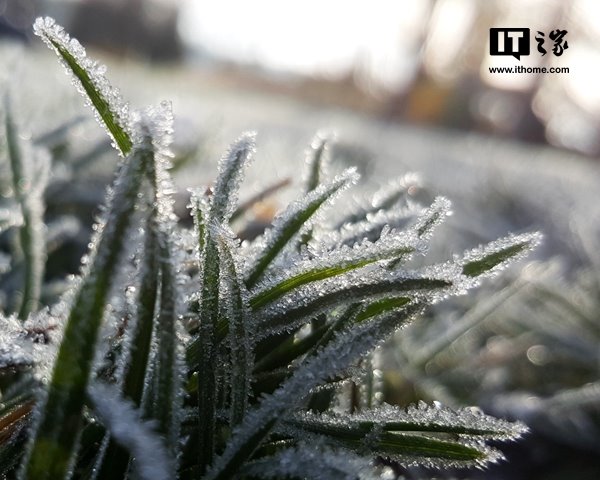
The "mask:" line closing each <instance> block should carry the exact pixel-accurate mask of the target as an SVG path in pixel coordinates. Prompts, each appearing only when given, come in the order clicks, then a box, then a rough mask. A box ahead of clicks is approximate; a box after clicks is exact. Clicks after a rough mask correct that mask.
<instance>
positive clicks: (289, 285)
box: [250, 234, 418, 309]
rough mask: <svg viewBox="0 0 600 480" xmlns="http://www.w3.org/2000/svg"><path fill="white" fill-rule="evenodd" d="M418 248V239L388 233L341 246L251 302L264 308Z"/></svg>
mask: <svg viewBox="0 0 600 480" xmlns="http://www.w3.org/2000/svg"><path fill="white" fill-rule="evenodd" d="M417 249H418V241H417V239H416V238H410V237H408V238H406V237H404V236H401V235H394V234H387V235H384V237H382V238H381V239H380V240H379V241H377V242H374V243H371V242H369V241H364V242H363V243H362V244H361V245H357V246H355V247H354V248H348V247H344V246H343V247H341V248H338V249H336V250H334V251H331V252H328V253H327V258H326V259H325V260H323V259H322V258H319V259H318V260H316V261H312V260H311V261H308V262H305V264H303V265H299V266H298V267H296V268H294V270H293V271H292V272H289V273H286V274H285V277H284V278H283V279H282V280H280V281H275V282H273V281H272V282H270V283H271V284H272V286H267V287H263V288H262V289H261V290H260V291H259V292H257V293H255V294H254V295H253V296H252V299H251V300H250V305H251V306H252V308H254V309H258V308H261V307H264V306H265V305H266V304H268V303H271V302H273V301H275V300H277V299H278V298H280V297H282V296H283V295H285V294H286V293H288V292H290V291H292V290H295V289H297V288H299V287H302V286H305V285H307V284H308V283H312V282H317V281H320V280H326V279H328V278H332V277H335V276H338V275H342V274H344V273H347V272H350V271H352V270H356V269H359V268H363V267H366V266H368V265H372V264H373V263H376V262H380V261H383V260H396V259H399V258H405V257H406V256H407V255H409V254H411V253H413V252H415V251H416V250H417Z"/></svg>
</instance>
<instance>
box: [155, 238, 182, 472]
mask: <svg viewBox="0 0 600 480" xmlns="http://www.w3.org/2000/svg"><path fill="white" fill-rule="evenodd" d="M161 237H162V238H159V252H160V253H159V259H160V260H159V265H160V280H161V289H160V310H159V312H158V318H157V321H156V335H155V336H156V342H157V345H156V347H157V351H156V356H155V362H156V364H155V368H154V375H155V376H156V389H155V398H154V406H153V415H152V416H153V418H155V419H156V420H157V421H158V426H157V430H158V432H160V433H161V434H162V435H163V436H164V437H165V438H166V440H167V446H168V449H169V451H170V452H171V454H173V455H176V453H177V449H178V443H179V439H178V437H179V421H180V418H179V413H180V412H179V407H180V406H179V401H180V400H181V399H182V397H181V392H180V388H181V385H182V379H181V378H180V377H181V371H180V365H179V364H180V359H179V358H178V352H177V341H178V340H177V309H178V307H177V291H176V289H177V284H176V276H175V272H174V270H173V264H172V262H173V259H172V254H171V248H170V246H169V239H168V237H166V235H164V234H163V235H161ZM173 474H174V472H172V475H173Z"/></svg>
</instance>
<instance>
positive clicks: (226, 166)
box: [210, 132, 256, 224]
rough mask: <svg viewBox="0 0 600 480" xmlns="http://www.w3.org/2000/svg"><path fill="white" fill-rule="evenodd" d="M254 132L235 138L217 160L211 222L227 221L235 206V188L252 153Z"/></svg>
mask: <svg viewBox="0 0 600 480" xmlns="http://www.w3.org/2000/svg"><path fill="white" fill-rule="evenodd" d="M255 137H256V134H255V133H254V132H250V133H246V134H244V135H242V136H241V137H240V138H239V139H238V140H236V141H235V142H234V143H233V145H232V146H231V147H230V148H229V150H228V151H227V152H226V153H225V155H223V157H222V158H221V161H220V162H219V173H218V176H217V183H216V185H215V189H214V192H213V195H212V202H211V210H210V218H211V222H212V221H214V222H218V223H223V224H224V223H227V222H229V220H230V219H231V216H232V215H233V212H234V211H235V209H236V207H237V190H238V188H239V184H240V182H241V180H242V175H243V169H244V167H245V166H246V165H247V164H248V163H249V161H250V160H251V158H252V155H253V154H254V144H255Z"/></svg>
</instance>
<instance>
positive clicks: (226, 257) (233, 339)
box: [216, 231, 252, 426]
mask: <svg viewBox="0 0 600 480" xmlns="http://www.w3.org/2000/svg"><path fill="white" fill-rule="evenodd" d="M216 238H217V242H218V246H219V254H220V256H221V259H222V263H223V281H224V284H225V287H226V288H225V292H226V294H225V295H226V298H227V300H228V301H227V305H226V312H227V318H228V323H229V335H228V339H229V348H230V350H231V379H230V388H231V407H230V409H231V415H230V418H231V425H232V426H233V425H237V424H238V423H240V422H241V421H242V419H243V418H244V415H245V414H246V409H247V406H248V397H249V392H250V376H251V372H252V348H251V344H250V332H249V325H248V324H249V317H250V307H249V305H248V292H247V291H246V288H245V286H244V284H243V281H242V279H241V277H240V276H239V274H238V271H239V269H238V267H237V265H236V262H235V259H234V257H233V253H232V250H233V247H234V246H235V243H234V242H235V240H234V238H233V234H232V233H230V232H226V231H221V232H218V233H217V235H216Z"/></svg>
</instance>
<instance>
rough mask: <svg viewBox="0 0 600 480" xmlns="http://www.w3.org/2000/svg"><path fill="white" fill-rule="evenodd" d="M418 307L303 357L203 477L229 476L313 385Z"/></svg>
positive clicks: (364, 326)
mask: <svg viewBox="0 0 600 480" xmlns="http://www.w3.org/2000/svg"><path fill="white" fill-rule="evenodd" d="M421 309H422V306H421V305H420V304H418V303H417V304H414V305H408V306H407V307H406V308H405V309H403V310H400V311H399V312H394V313H392V314H385V315H381V316H380V317H378V318H376V319H374V320H373V321H371V322H365V323H362V324H360V325H358V326H356V327H355V328H351V329H348V330H347V331H344V332H342V333H339V334H338V335H337V336H336V337H335V338H334V340H333V341H331V342H330V343H329V344H328V345H327V346H325V347H324V348H323V349H321V350H320V351H319V352H318V353H317V354H316V355H314V356H311V357H310V358H309V359H308V360H306V361H305V362H304V363H303V364H302V366H301V367H300V368H298V369H297V370H296V371H295V372H294V373H293V374H292V376H291V377H290V378H289V379H287V380H286V381H285V382H284V383H283V384H282V385H281V387H280V388H279V389H278V390H276V391H275V392H274V393H273V394H272V395H269V396H267V397H265V398H263V400H262V401H261V403H260V404H259V406H258V407H257V408H256V409H254V410H253V411H250V412H248V414H247V415H246V417H245V418H244V421H243V422H242V423H241V424H240V426H239V427H238V428H236V429H235V430H234V433H233V436H232V438H231V440H230V441H229V443H228V444H227V446H226V448H225V451H224V452H223V453H222V454H221V455H220V456H219V457H217V458H216V460H215V462H214V464H213V466H212V468H211V469H210V471H209V472H208V474H207V477H206V478H207V479H225V478H230V477H231V476H232V475H233V474H234V473H235V472H236V471H238V469H239V468H240V467H241V465H242V464H243V463H244V462H245V461H246V460H247V459H248V458H249V457H250V456H251V455H252V453H253V452H254V451H255V450H256V448H258V446H259V445H260V444H261V443H262V441H263V440H264V438H265V437H266V436H267V435H268V434H269V433H270V432H271V431H272V429H273V428H274V427H275V425H276V424H277V422H279V421H280V420H281V417H282V415H284V414H285V413H287V412H290V411H292V410H294V409H295V408H296V407H297V406H298V405H300V403H301V402H302V400H303V399H304V398H306V396H307V395H308V394H309V393H310V392H311V391H312V390H313V389H314V388H316V387H318V386H319V385H322V384H323V383H325V382H327V381H328V380H330V379H333V378H334V377H335V376H336V375H337V374H338V373H339V372H343V371H345V370H346V369H348V368H349V367H350V366H351V365H352V364H353V363H354V362H356V361H357V360H358V359H359V358H361V357H362V356H364V355H365V354H367V353H368V352H370V351H372V350H373V349H374V348H375V347H376V346H377V345H378V344H379V343H381V342H382V341H383V340H384V339H385V338H387V337H388V336H389V335H390V334H391V333H393V332H394V331H395V330H396V329H398V328H399V327H400V326H401V325H403V324H405V323H406V322H408V321H409V320H410V319H412V318H413V317H414V315H416V314H417V313H418V312H420V311H421Z"/></svg>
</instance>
